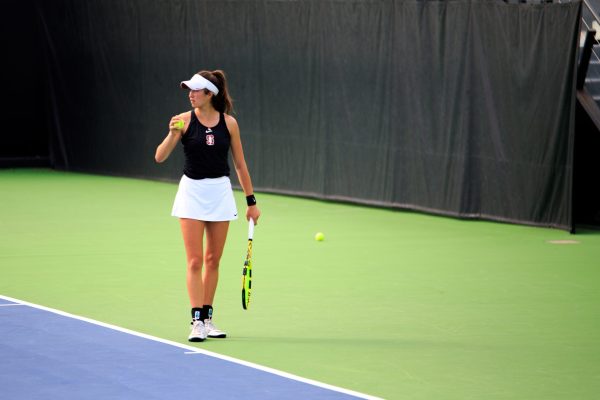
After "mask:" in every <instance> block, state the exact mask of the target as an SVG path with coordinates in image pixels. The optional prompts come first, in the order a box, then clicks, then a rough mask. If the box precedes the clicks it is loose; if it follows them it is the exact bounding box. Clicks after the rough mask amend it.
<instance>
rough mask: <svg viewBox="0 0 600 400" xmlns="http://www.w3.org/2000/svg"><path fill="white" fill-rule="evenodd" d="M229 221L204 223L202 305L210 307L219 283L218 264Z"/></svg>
mask: <svg viewBox="0 0 600 400" xmlns="http://www.w3.org/2000/svg"><path fill="white" fill-rule="evenodd" d="M228 230H229V221H219V222H206V253H205V254H204V271H203V275H202V282H203V285H204V304H207V305H212V304H213V300H214V299H215V292H216V290H217V283H218V282H219V262H220V261H221V256H222V255H223V249H224V247H225V240H226V239H227V231H228Z"/></svg>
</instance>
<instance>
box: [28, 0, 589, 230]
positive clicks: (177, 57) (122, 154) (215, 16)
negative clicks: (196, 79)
mask: <svg viewBox="0 0 600 400" xmlns="http://www.w3.org/2000/svg"><path fill="white" fill-rule="evenodd" d="M580 11H581V3H580V2H569V3H562V4H556V3H544V4H508V3H505V2H502V1H467V0H449V1H368V0H364V1H353V0H349V1H335V0H329V1H327V0H324V1H309V0H306V1H273V0H270V1H267V0H263V1H260V0H256V1H216V0H215V1H198V0H194V1H192V0H190V1H151V0H130V1H121V0H118V1H117V0H112V1H110V0H89V1H79V0H71V1H66V0H57V1H52V2H39V3H38V5H37V9H36V18H37V19H38V20H39V23H40V31H41V32H42V38H41V40H42V41H43V44H44V57H45V65H44V67H43V68H40V73H42V74H45V80H46V81H47V84H48V91H49V93H50V96H49V98H48V102H47V108H48V110H49V112H48V115H49V121H48V122H49V124H50V126H51V127H52V133H51V143H52V147H51V159H52V162H53V165H54V166H55V167H56V168H59V169H66V170H72V171H85V172H95V173H103V174H111V175H121V176H133V177H143V178H151V179H161V180H173V181H175V180H177V179H179V177H180V176H181V174H182V168H183V153H182V151H181V149H180V148H179V149H178V150H177V151H176V152H175V153H174V154H173V155H172V156H171V158H170V159H169V160H167V162H166V163H165V164H160V165H159V164H156V163H155V162H154V151H155V149H156V146H157V145H158V144H159V143H160V142H161V141H162V139H163V138H164V136H165V135H166V133H167V130H168V122H169V119H170V118H171V117H172V116H173V115H175V114H178V113H180V112H183V111H186V110H189V109H190V105H189V102H188V100H187V92H185V91H183V90H181V89H180V88H179V82H180V81H182V80H186V79H189V78H190V77H191V76H192V75H193V74H194V73H195V72H197V71H199V70H202V69H211V70H212V69H223V70H224V71H225V72H226V73H227V76H228V79H229V84H230V90H231V94H232V96H233V98H234V101H235V107H236V113H235V114H234V116H235V117H236V119H237V120H238V122H239V124H240V128H241V133H242V141H243V144H244V150H245V155H246V159H247V162H248V165H249V168H250V172H251V175H252V179H253V182H254V186H255V188H256V190H257V191H269V192H276V193H289V194H297V195H303V196H310V197H316V198H321V199H333V200H343V201H351V202H357V203H364V204H373V205H381V206H387V207H397V208H405V209H412V210H421V211H427V212H433V213H439V214H444V215H452V216H458V217H464V218H481V219H489V220H497V221H507V222H514V223H522V224H529V225H540V226H552V227H558V228H561V229H571V227H572V216H571V214H572V210H571V209H572V200H571V193H572V165H573V145H574V118H575V85H574V82H575V75H576V62H577V51H578V50H577V48H578V46H577V41H578V24H579V15H580ZM232 175H235V173H233V174H232ZM232 178H233V181H234V182H236V177H235V176H232Z"/></svg>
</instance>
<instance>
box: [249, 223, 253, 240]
mask: <svg viewBox="0 0 600 400" xmlns="http://www.w3.org/2000/svg"><path fill="white" fill-rule="evenodd" d="M252 236H254V220H253V219H252V218H250V220H249V221H248V239H250V240H252Z"/></svg>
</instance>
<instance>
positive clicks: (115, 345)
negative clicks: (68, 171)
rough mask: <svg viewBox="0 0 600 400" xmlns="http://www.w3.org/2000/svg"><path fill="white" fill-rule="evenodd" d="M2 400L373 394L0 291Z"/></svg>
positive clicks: (250, 399) (249, 398)
mask: <svg viewBox="0 0 600 400" xmlns="http://www.w3.org/2000/svg"><path fill="white" fill-rule="evenodd" d="M0 358H1V359H2V362H0V398H2V399H187V398H194V397H197V396H200V397H201V398H204V399H245V400H254V399H356V398H374V397H371V396H367V395H363V394H361V393H355V392H352V391H349V390H345V389H341V388H336V387H333V386H330V385H326V384H320V383H318V382H314V381H309V380H305V379H302V378H299V377H295V376H293V375H289V374H286V373H283V372H281V371H276V370H270V369H269V368H264V367H261V366H258V365H255V364H251V363H246V362H244V361H240V360H235V359H232V358H228V357H224V356H220V355H217V354H214V353H208V352H203V351H202V350H201V349H199V348H197V347H192V346H186V345H184V344H179V343H175V342H168V341H165V340H161V339H159V338H154V337H151V336H147V335H143V334H139V333H136V332H132V331H127V330H123V329H120V328H118V327H113V326H110V325H107V324H103V323H101V322H97V321H92V320H88V319H85V318H81V317H77V316H73V315H70V314H67V313H62V312H60V311H57V310H51V309H48V308H45V307H42V306H37V305H34V304H30V303H26V302H21V301H19V300H16V299H11V298H8V297H3V296H0Z"/></svg>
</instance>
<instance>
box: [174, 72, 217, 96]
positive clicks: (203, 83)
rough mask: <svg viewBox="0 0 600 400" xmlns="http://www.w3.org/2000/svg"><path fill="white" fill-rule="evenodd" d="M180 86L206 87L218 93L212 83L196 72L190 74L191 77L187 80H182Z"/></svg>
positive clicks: (194, 88) (191, 88) (197, 88)
mask: <svg viewBox="0 0 600 400" xmlns="http://www.w3.org/2000/svg"><path fill="white" fill-rule="evenodd" d="M181 88H182V89H190V90H201V89H208V90H210V91H211V92H213V93H214V94H219V89H217V87H216V86H215V84H214V83H212V82H211V81H209V80H208V79H206V78H205V77H203V76H202V75H198V74H196V75H194V76H192V79H190V80H189V81H182V82H181Z"/></svg>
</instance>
